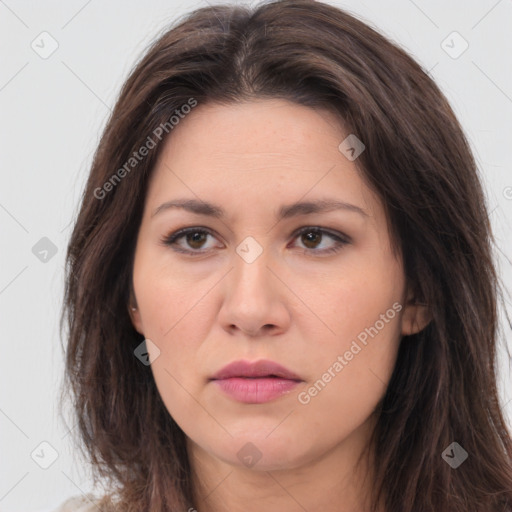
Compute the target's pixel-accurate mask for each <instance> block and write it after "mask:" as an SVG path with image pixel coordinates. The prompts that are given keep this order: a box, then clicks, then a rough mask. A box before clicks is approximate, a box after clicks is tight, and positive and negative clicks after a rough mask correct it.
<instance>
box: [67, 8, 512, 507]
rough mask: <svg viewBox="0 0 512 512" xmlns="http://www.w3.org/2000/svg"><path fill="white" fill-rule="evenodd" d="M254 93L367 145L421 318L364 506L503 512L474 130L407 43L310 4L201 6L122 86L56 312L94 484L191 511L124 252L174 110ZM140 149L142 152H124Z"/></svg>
mask: <svg viewBox="0 0 512 512" xmlns="http://www.w3.org/2000/svg"><path fill="white" fill-rule="evenodd" d="M255 98H258V99H260V98H284V99H287V100H290V101H292V102H295V103H296V104H299V105H304V106H312V107H325V108H327V109H329V110H330V111H332V112H334V113H336V114H337V115H338V116H339V118H340V120H342V122H343V123H344V126H346V127H348V128H349V129H350V133H354V134H357V137H358V138H359V139H361V140H362V141H363V143H364V144H365V146H366V150H365V151H364V152H363V153H362V154H361V155H360V157H359V158H358V159H357V166H358V169H359V171H360V173H361V176H362V177H363V179H364V180H365V181H366V183H368V185H369V186H370V187H371V188H372V189H373V190H374V191H375V192H376V193H377V194H378V196H379V197H380V199H381V200H382V202H383V204H384V206H385V209H386V213H387V216H388V222H389V226H390V232H391V235H392V240H393V244H394V248H395V250H396V251H397V253H400V255H401V257H402V258H403V264H404V271H405V275H406V278H407V282H408V284H409V285H410V286H411V287H412V289H413V290H414V291H415V295H416V298H417V300H418V301H421V302H423V303H425V304H427V305H428V307H429V313H430V314H431V318H432V321H431V322H430V323H429V325H428V326H427V327H426V328H425V329H423V330H422V331H421V332H419V333H418V334H416V335H412V336H405V337H404V338H403V339H402V340H401V343H400V348H399V353H398V359H397V362H396V366H395V368H394V372H393V375H392V377H391V381H390V382H389V386H388V388H387V391H386V393H385V396H384V397H383V399H382V401H381V403H380V404H379V408H378V411H377V412H378V418H379V420H378V425H377V427H376V430H375V431H374V438H372V439H373V440H375V474H376V480H375V482H374V485H373V486H372V487H373V489H374V494H373V495H372V496H373V501H372V503H374V508H372V510H376V509H377V503H379V502H382V503H384V505H385V508H386V510H387V511H390V512H391V511H392V512H424V511H436V512H444V511H450V512H472V511H474V512H476V511H483V510H485V511H491V510H492V511H500V512H503V511H504V510H506V509H507V507H512V440H511V435H510V431H509V430H508V428H507V424H506V421H505V419H504V416H503V412H502V407H501V406H500V403H499V397H498V391H497V386H496V380H497V379H496V347H497V341H498V339H499V325H498V318H497V317H498V314H497V306H498V298H499V297H501V296H502V293H503V292H502V288H501V284H500V281H499V279H498V277H497V274H496V270H495V264H494V256H493V238H492V234H491V226H490V222H489V213H488V208H487V205H486V202H485V197H484V194H483V191H482V185H481V181H480V177H479V174H478V169H477V166H476V163H475V161H474V158H473V156H472V154H471V151H470V147H469V144H468V142H467V139H466V138H465V135H464V133H463V130H462V128H461V126H460V125H459V123H458V121H457V119H456V117H455V115H454V113H453V111H452V109H451V108H450V106H449V104H448V102H447V100H446V98H445V97H444V96H443V94H442V93H441V91H440V90H439V88H438V87H437V86H436V84H435V83H434V82H433V80H432V79H431V78H430V77H429V76H428V73H426V72H425V71H424V70H423V69H422V68H421V66H420V65H419V64H418V63H416V62H415V61H414V60H413V59H412V58H411V57H410V56H408V55H407V54H406V53H405V52H404V51H403V50H402V49H401V48H399V47H398V46H397V45H395V44H394V43H392V42H390V41H389V40H387V39H386V38H385V37H383V36H382V35H380V34H379V33H378V32H376V31H375V30H373V29H372V28H370V27H369V26H368V25H366V24H365V23H363V22H362V21H360V20H358V19H357V18H355V17H354V16H352V15H349V14H348V13H346V12H344V11H343V10H341V9H339V8H336V7H333V6H331V5H328V4H325V3H322V2H313V1H307V0H297V1H276V2H265V3H262V4H260V5H258V6H256V7H254V8H249V7H247V6H245V7H243V6H232V5H217V6H210V7H205V8H201V9H198V10H196V11H194V12H192V13H191V14H189V15H188V16H186V17H184V18H183V19H181V20H179V21H178V22H177V23H176V24H175V25H174V26H173V27H172V28H171V29H170V30H167V31H166V32H165V33H164V34H163V35H160V36H159V37H158V39H157V40H156V41H155V42H154V43H153V44H152V45H151V47H150V48H149V50H148V51H147V53H146V54H145V56H143V58H142V59H141V61H140V62H139V63H138V65H137V66H136V67H135V69H134V70H133V72H132V73H131V74H130V76H129V78H128V79H127V81H126V82H125V84H124V86H123V87H122V90H121V93H120V96H119V99H118V101H117V103H116V105H115V108H114V110H113V112H112V115H111V117H110V119H109V120H108V123H107V126H106V128H105V130H104V132H103V136H102V138H101V142H100V143H99V147H98V149H97V151H96V154H95V156H94V160H93V163H92V167H91V170H90V174H89V177H88V181H87V184H86V187H85V190H84V192H83V196H82V200H81V206H80V210H79V213H78V217H77V219H76V222H75V225H74V229H73V232H72V235H71V239H70V242H69V247H68V252H67V260H66V289H65V305H64V308H63V314H62V317H61V331H62V325H63V323H64V318H65V319H66V326H67V328H68V332H67V333H66V338H67V340H68V343H67V347H66V383H67V384H68V386H69V389H70V397H71V399H72V403H73V406H74V410H75V412H76V420H77V424H78V429H77V430H78V432H79V434H80V440H81V442H82V444H83V448H84V452H85V453H86V454H87V455H88V456H89V458H90V460H91V461H92V463H93V466H94V468H95V469H96V473H95V474H96V476H97V478H102V477H107V479H108V481H109V482H110V483H111V488H112V494H114V488H115V495H116V496H117V499H118V500H120V501H119V508H120V510H123V511H140V510H151V511H178V510H179V511H185V510H187V509H188V507H192V506H196V507H197V506H199V505H198V504H194V501H193V494H192V481H191V475H190V466H189V463H188V459H187V452H186V449H185V434H184V432H183V431H182V430H181V429H180V428H179V427H178V425H177V424H176V423H175V422H174V420H173V418H172V417H171V416H170V415H169V413H168V411H167V410H166V408H165V406H164V404H163V402H162V400H161V398H160V396H159V393H158V391H157V388H156V385H155V382H154V379H153V377H152V374H151V370H150V368H149V367H147V366H144V365H143V364H141V363H140V361H139V360H138V359H137V358H136V357H134V349H135V348H136V347H137V346H138V345H139V344H140V343H141V342H142V341H143V337H142V336H141V335H140V334H139V333H137V331H135V329H134V328H133V326H132V323H131V321H130V316H129V312H128V304H129V298H130V290H131V288H130V287H131V279H132V264H133V255H134V249H135V241H136V235H137V232H138V228H139V225H140V221H141V217H142V211H143V206H144V200H145V195H146V189H147V184H148V179H149V177H150V173H151V171H152V169H153V167H154V164H155V161H156V158H157V156H158V154H159V152H160V150H161V148H162V146H163V144H162V143H161V141H165V139H166V138H168V137H172V128H173V122H171V121H170V119H171V116H173V115H175V116H176V115H178V114H176V111H177V110H178V111H180V112H184V111H185V109H184V107H183V106H184V105H187V104H188V105H192V104H193V102H196V104H199V105H201V104H204V103H206V102H216V103H219V104H230V103H236V102H240V101H250V100H251V99H255ZM174 122H175V121H174ZM162 130H163V131H162ZM157 134H159V135H160V137H158V136H157ZM148 138H151V140H152V142H153V143H154V146H152V147H151V148H149V145H150V144H149V139H148ZM157 139H158V140H157ZM340 142H341V141H340ZM142 146H145V147H146V148H149V150H148V151H147V152H146V153H147V154H146V156H145V157H144V158H140V159H139V158H137V162H136V163H135V161H134V160H133V161H132V160H130V159H131V158H134V157H133V154H134V153H137V152H139V150H140V148H141V147H142ZM121 169H124V172H122V171H121ZM107 183H109V184H107ZM507 319H508V316H507ZM508 320H509V322H510V319H508ZM64 394H65V393H64ZM66 397H67V395H66V396H64V397H63V398H66ZM453 442H457V443H458V444H459V445H460V446H461V447H462V448H463V449H464V450H465V451H466V452H467V453H468V458H467V460H466V461H465V462H464V463H462V464H461V465H460V466H459V467H458V468H456V469H454V468H452V467H451V466H450V465H449V464H448V463H447V462H446V458H445V457H443V453H444V452H445V450H446V449H448V450H449V449H450V448H449V447H450V446H453V445H452V443H453Z"/></svg>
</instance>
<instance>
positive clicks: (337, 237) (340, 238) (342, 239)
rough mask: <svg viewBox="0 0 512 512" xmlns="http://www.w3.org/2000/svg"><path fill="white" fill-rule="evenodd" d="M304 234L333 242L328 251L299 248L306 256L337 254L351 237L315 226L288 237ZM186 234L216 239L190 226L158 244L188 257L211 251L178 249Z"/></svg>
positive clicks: (350, 241) (207, 230) (294, 237)
mask: <svg viewBox="0 0 512 512" xmlns="http://www.w3.org/2000/svg"><path fill="white" fill-rule="evenodd" d="M305 232H306V233H307V232H317V233H321V234H322V235H327V236H328V237H329V238H331V239H332V240H334V242H335V243H334V246H333V247H331V248H328V249H320V250H317V249H309V248H304V249H303V248H300V249H302V251H303V252H304V253H307V254H313V255H314V254H316V255H318V256H321V255H327V254H333V253H336V252H339V251H340V250H341V249H342V248H343V246H345V245H348V244H350V243H352V239H351V237H349V236H348V235H346V234H345V233H342V232H340V231H338V230H333V229H329V228H325V227H323V226H315V225H311V226H302V227H300V228H298V229H296V230H295V231H294V232H293V233H292V234H291V235H290V237H291V238H292V239H296V238H297V237H298V236H300V235H301V234H303V233H305ZM188 233H205V234H207V235H210V236H212V237H214V238H217V236H216V235H215V233H214V231H212V230H211V229H210V228H207V227H203V226H190V227H185V228H181V229H178V230H176V231H173V232H171V233H170V234H168V235H167V236H164V237H163V238H162V239H161V240H160V242H161V243H162V244H163V245H164V246H171V247H172V249H173V250H174V251H176V252H179V253H181V254H188V255H190V256H200V255H204V254H208V253H209V252H210V251H211V249H207V250H202V249H198V250H188V249H182V248H179V246H178V245H177V243H176V242H177V241H178V240H179V239H181V238H183V237H185V236H186V235H187V234H188Z"/></svg>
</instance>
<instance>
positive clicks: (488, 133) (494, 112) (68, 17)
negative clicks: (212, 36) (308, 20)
mask: <svg viewBox="0 0 512 512" xmlns="http://www.w3.org/2000/svg"><path fill="white" fill-rule="evenodd" d="M331 3H333V4H335V5H338V6H340V7H343V8H346V9H347V10H349V11H351V12H353V13H355V14H357V16H358V17H361V18H362V19H364V20H365V21H367V22H368V23H369V24H370V25H372V26H373V27H374V28H377V29H378V30H380V31H381V32H383V33H385V34H386V35H388V36H389V37H390V38H391V39H393V40H395V41H397V42H398V43H399V44H400V45H401V46H402V47H403V48H404V49H406V50H407V51H408V52H409V53H410V54H412V56H413V57H415V58H416V60H417V61H419V62H420V64H421V65H422V66H423V67H424V68H425V69H426V70H429V72H430V74H431V76H432V77H433V78H434V80H435V81H436V82H437V83H438V84H439V86H440V87H441V89H442V90H443V91H444V93H445V94H446V95H447V97H448V99H449V100H450V102H451V104H452V106H453V108H454V110H455V112H456V114H457V115H458V117H459V119H460V121H461V123H462V125H463V127H464V129H465V131H466V134H467V136H468V138H469V140H470V142H471V144H472V148H473V150H474V153H475V156H476V158H477V162H478V164H479V166H480V167H481V169H482V173H483V175H484V179H485V185H486V191H487V195H488V198H489V204H490V206H491V210H492V221H493V225H494V229H495V234H496V238H497V242H498V246H499V250H497V258H498V260H499V262H500V271H501V273H502V276H503V279H504V282H505V285H506V287H507V289H508V290H509V291H510V290H512V269H511V265H510V261H507V257H506V256H508V257H509V259H510V256H511V255H512V236H511V232H512V229H511V228H512V222H511V219H512V172H511V168H512V156H511V154H512V153H511V151H510V149H511V147H510V146H511V143H512V70H511V60H510V56H511V55H512V37H511V32H510V30H511V27H512V1H511V0H501V1H497V0H472V1H467V0H457V1H452V2H447V1H446V0H435V1H426V0H416V1H412V0H392V1H386V2H383V1H379V0H371V1H370V0H367V1H365V2H361V1H356V0H351V1H349V0H347V1H338V2H331ZM206 5H207V2H206V0H204V1H194V2H192V1H182V2H178V1H175V0H167V1H164V0H159V1H152V2H151V3H149V5H148V2H142V1H140V0H139V1H130V2H127V1H124V2H122V1H121V0H115V1H109V2H100V1H99V0H89V1H85V0H73V1H67V2H63V1H61V2H56V1H45V2H42V1H38V2H36V1H20V0H17V1H15V0H5V1H4V0H0V39H1V41H0V43H1V46H0V48H1V55H2V65H1V66H0V108H1V121H0V130H1V132H0V141H1V146H0V147H1V152H0V159H1V160H0V161H1V163H0V173H1V181H0V183H1V184H2V185H1V188H0V236H1V243H2V249H1V252H0V256H1V265H0V315H1V327H2V341H1V348H2V357H1V359H0V376H1V382H0V454H1V455H0V511H3V512H5V511H12V512H17V511H27V510H32V511H35V510H43V509H44V510H49V509H51V508H52V507H54V506H56V505H58V504H59V503H61V502H62V501H63V500H64V499H65V498H66V497H68V496H71V495H76V494H80V493H81V492H82V491H89V490H90V489H91V480H90V478H89V476H88V474H87V471H88V469H87V465H86V464H85V463H84V462H83V461H81V460H80V459H79V457H78V456H77V453H76V451H75V450H74V449H73V446H72V444H71V438H72V436H71V435H69V431H68V429H67V428H66V427H65V426H64V425H63V424H62V423H61V422H60V420H59V418H58V417H57V415H56V409H57V403H56V398H57V396H58V395H57V391H58V387H59V385H60V381H61V375H62V370H63V365H62V361H63V355H62V352H61V348H60V341H59V331H58V318H59V313H60V308H61V303H62V290H63V264H64V253H65V247H66V244H67V240H68V236H69V233H70V223H71V221H72V219H73V218H74V214H75V212H76V209H77V207H78V200H79V196H80V193H81V191H82V188H83V186H84V183H85V178H86V176H87V172H88V167H89V165H90V162H91V158H92V153H93V151H94V149H95V147H96V144H97V142H98V140H99V136H100V133H101V130H102V128H103V126H104V124H105V121H106V117H107V115H108V114H109V110H110V108H111V107H112V105H113V103H114V101H115V98H116V96H117V94H118V91H119V88H120V86H121V84H122V83H123V81H124V80H125V79H126V77H127V75H128V72H129V70H130V69H131V68H132V66H133V65H134V63H135V61H136V59H138V58H139V56H140V55H141V53H142V52H143V50H144V48H145V47H146V45H147V44H148V43H149V41H150V40H152V39H153V38H154V37H155V36H156V34H157V33H158V32H160V31H161V30H162V29H163V28H164V27H165V26H166V25H168V24H169V23H170V22H172V21H173V20H175V19H176V18H177V17H178V15H181V14H183V13H185V12H188V11H190V10H192V9H193V8H196V7H200V6H206ZM43 31H47V32H48V33H50V34H51V36H52V37H53V38H54V39H55V40H56V41H57V43H58V49H57V50H56V51H55V53H53V54H52V55H51V56H50V57H48V58H47V59H43V58H41V57H40V56H39V55H38V54H37V53H36V52H35V51H34V50H33V49H32V48H31V43H32V41H34V40H35V43H34V44H38V45H39V46H40V47H42V46H43V44H44V45H45V46H44V47H45V48H46V49H48V48H49V40H48V39H46V40H45V43H42V42H41V38H42V37H43V36H40V34H41V33H42V32H43ZM453 31H457V32H458V33H459V34H460V35H461V36H462V37H463V38H464V39H465V40H466V41H467V42H468V44H469V47H468V49H467V50H466V51H465V52H464V53H462V55H460V56H459V57H458V58H452V57H451V56H450V55H448V53H446V51H445V50H444V49H443V47H442V42H443V41H444V40H445V39H446V38H447V36H448V35H449V34H451V33H452V32H453ZM451 40H453V42H451ZM446 44H448V45H450V46H452V49H451V50H450V51H452V52H457V51H458V50H459V49H461V48H462V47H461V46H460V45H461V41H460V40H457V39H453V37H452V38H451V39H450V38H449V39H448V40H447V43H445V45H446ZM42 237H48V238H49V239H50V240H51V241H52V242H53V244H55V246H56V248H57V253H56V254H55V256H53V257H51V258H49V259H48V261H47V262H42V261H40V259H38V258H37V257H36V255H35V254H33V252H32V247H33V246H34V245H35V244H36V243H37V242H38V241H39V240H40V239H41V238H42ZM507 300H508V302H509V304H508V305H507V308H508V310H509V314H512V311H511V309H512V307H511V306H510V297H508V299H507ZM502 325H503V329H504V330H505V334H504V338H506V339H507V340H509V342H510V338H511V335H510V329H505V328H506V324H505V322H504V320H503V321H502ZM501 362H502V367H503V370H502V373H501V375H500V389H501V392H502V400H503V403H504V404H505V403H508V405H506V406H505V412H506V414H507V416H508V417H509V418H510V420H511V421H512V401H509V400H510V399H511V398H512V385H511V382H510V381H511V376H510V373H509V371H508V367H507V366H506V363H507V361H506V360H505V354H504V352H502V356H501ZM43 441H46V442H49V443H50V444H51V445H52V446H53V447H54V449H55V450H56V451H57V453H58V458H57V459H56V460H55V462H54V463H53V464H52V465H51V466H50V467H49V468H48V469H42V468H41V467H39V466H38V465H37V464H36V462H34V460H33V459H32V458H31V453H32V452H33V450H34V449H36V448H37V447H38V446H39V444H40V443H41V442H43ZM38 450H39V451H36V453H39V455H40V459H39V460H42V461H43V462H44V459H45V458H46V459H47V461H49V460H50V459H48V457H51V452H50V450H48V449H44V447H43V449H42V451H41V448H39V449H38ZM470 455H471V454H470Z"/></svg>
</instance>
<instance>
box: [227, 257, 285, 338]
mask: <svg viewBox="0 0 512 512" xmlns="http://www.w3.org/2000/svg"><path fill="white" fill-rule="evenodd" d="M273 267H276V265H273V264H272V262H271V261H269V258H267V256H266V253H265V251H263V253H262V254H261V255H260V256H259V257H258V258H257V259H256V260H255V261H252V262H251V263H248V262H247V261H245V260H244V259H243V258H241V257H239V256H238V254H235V256H234V268H233V269H232V271H231V272H229V273H228V275H227V276H226V279H225V281H224V288H223V303H222V306H221V309H220V311H219V322H220V323H221V325H222V327H223V328H224V329H225V330H227V331H228V332H229V333H230V334H232V335H234V334H236V333H237V332H242V333H244V334H246V335H249V336H251V337H261V336H268V335H276V334H279V333H282V332H284V331H286V330H287V329H288V325H289V323H290V313H289V311H288V309H287V304H286V297H285V294H286V293H288V294H289V293H290V291H289V290H288V289H287V287H286V286H285V284H283V280H282V278H281V279H280V278H279V275H278V274H279V273H278V272H276V270H274V268H273Z"/></svg>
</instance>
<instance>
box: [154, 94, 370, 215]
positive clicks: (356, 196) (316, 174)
mask: <svg viewBox="0 0 512 512" xmlns="http://www.w3.org/2000/svg"><path fill="white" fill-rule="evenodd" d="M342 127H343V125H342V122H341V121H340V120H339V119H338V118H337V117H336V116H335V115H334V114H333V113H331V112H329V111H326V110H323V109H312V108H309V107H304V106H301V105H296V104H294V103H291V102H289V101H286V100H278V99H276V100H259V101H254V102H247V103H241V104H233V105H219V104H205V105H198V106H197V107H196V108H195V109H194V110H193V111H192V112H191V113H190V114H188V115H187V116H185V118H184V119H182V120H181V121H180V123H179V124H178V125H177V126H176V127H175V128H174V129H173V131H172V132H171V134H170V136H169V137H168V139H167V140H166V141H165V145H164V147H163V148H162V152H161V153H160V155H159V159H158V161H157V163H156V165H155V168H154V170H153V173H152V177H151V182H150V186H149V190H148V196H147V203H148V205H149V206H151V207H152V210H151V211H152V212H153V211H154V208H155V207H157V206H158V205H159V204H160V203H162V202H164V201H169V200H172V199H176V198H183V197H190V198H195V199H198V200H201V199H204V200H205V201H207V200H208V201H210V202H215V203H221V204H222V203H224V205H225V206H226V209H229V205H230V204H232V205H233V206H234V207H237V208H239V209H240V208H242V209H245V210H247V209H248V208H251V207H253V206H257V205H259V206H265V205H267V206H269V207H270V205H271V204H272V205H275V204H277V203H279V204H281V203H283V202H284V200H285V199H286V202H288V203H289V202H296V201H299V200H301V199H302V200H312V199H315V198H319V197H325V196H326V193H327V192H329V195H330V197H335V198H336V199H338V200H340V201H346V202H351V203H358V205H359V206H360V207H361V208H365V207H366V208H368V209H371V208H372V207H373V206H375V205H372V204H371V203H372V197H371V195H372V194H371V192H370V191H369V189H367V187H366V186H365V185H364V183H363V180H362V179H361V177H360V175H359V171H358V169H357V168H356V165H355V163H354V162H352V161H350V160H348V159H347V158H346V157H345V156H344V155H343V154H342V153H341V152H340V150H339V145H340V143H341V142H342V141H343V140H344V138H345V137H346V136H347V134H346V133H345V132H344V131H343V128H342ZM373 199H374V198H373ZM349 200H350V201H349ZM156 203H158V204H156ZM272 209H273V211H275V208H274V206H272Z"/></svg>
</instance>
